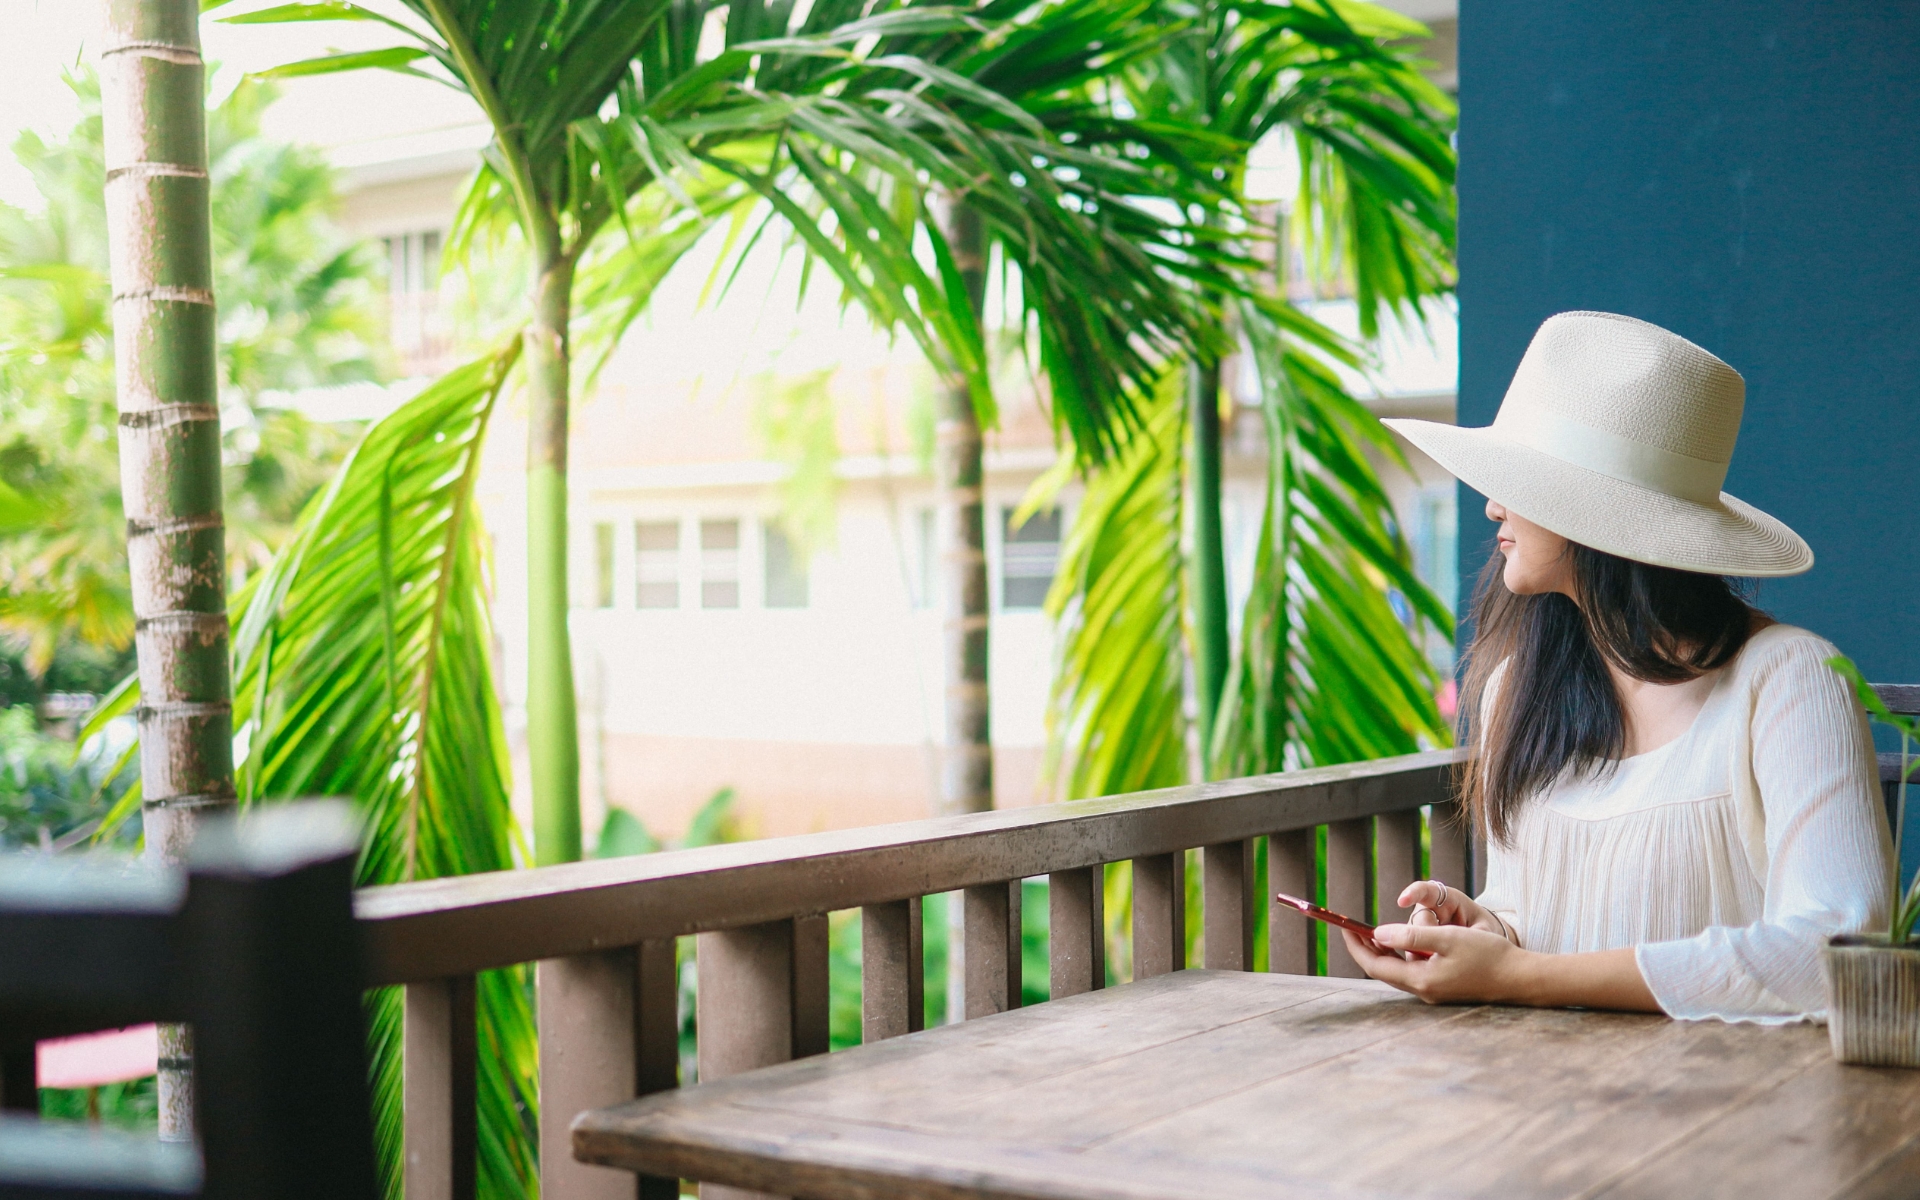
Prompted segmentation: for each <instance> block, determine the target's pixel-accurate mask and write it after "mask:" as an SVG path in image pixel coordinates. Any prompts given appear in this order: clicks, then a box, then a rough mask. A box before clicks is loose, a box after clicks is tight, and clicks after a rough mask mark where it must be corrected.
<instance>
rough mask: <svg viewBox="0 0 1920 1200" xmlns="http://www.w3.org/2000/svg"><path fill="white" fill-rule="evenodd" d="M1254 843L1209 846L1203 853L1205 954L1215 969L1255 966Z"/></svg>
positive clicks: (1239, 968) (1246, 968)
mask: <svg viewBox="0 0 1920 1200" xmlns="http://www.w3.org/2000/svg"><path fill="white" fill-rule="evenodd" d="M1253 883H1254V881H1253V842H1252V840H1251V839H1243V840H1241V841H1237V842H1222V843H1221V844H1219V845H1217V846H1208V847H1206V848H1205V849H1204V850H1203V851H1201V855H1200V888H1201V894H1200V900H1201V904H1200V919H1201V921H1202V922H1203V924H1202V926H1201V928H1202V929H1203V930H1204V932H1205V934H1206V944H1205V946H1204V947H1203V948H1202V956H1203V957H1204V959H1205V961H1206V965H1207V968H1208V969H1209V970H1214V971H1245V970H1248V969H1250V968H1251V967H1252V966H1253Z"/></svg>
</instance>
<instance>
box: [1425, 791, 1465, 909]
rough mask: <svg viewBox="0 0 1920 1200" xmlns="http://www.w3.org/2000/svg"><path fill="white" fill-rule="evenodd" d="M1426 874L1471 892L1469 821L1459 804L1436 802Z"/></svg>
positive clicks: (1429, 826)
mask: <svg viewBox="0 0 1920 1200" xmlns="http://www.w3.org/2000/svg"><path fill="white" fill-rule="evenodd" d="M1427 873H1428V874H1429V875H1431V876H1433V877H1434V878H1435V879H1438V880H1439V881H1440V882H1441V883H1445V884H1449V885H1451V886H1453V887H1457V888H1459V889H1461V890H1462V891H1467V892H1470V891H1472V886H1471V885H1472V880H1470V879H1469V878H1468V877H1467V823H1466V820H1465V818H1464V816H1463V815H1462V814H1461V812H1460V807H1459V805H1457V804H1453V803H1446V804H1436V805H1434V806H1433V811H1432V815H1431V816H1429V817H1428V818H1427Z"/></svg>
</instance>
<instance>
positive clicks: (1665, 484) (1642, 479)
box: [1493, 404, 1727, 504]
mask: <svg viewBox="0 0 1920 1200" xmlns="http://www.w3.org/2000/svg"><path fill="white" fill-rule="evenodd" d="M1493 427H1494V429H1496V430H1498V431H1499V432H1500V433H1501V434H1502V435H1504V436H1506V437H1508V438H1511V439H1513V440H1514V441H1516V442H1519V443H1521V444H1523V445H1525V446H1527V447H1529V448H1530V449H1534V450H1538V451H1539V452H1540V453H1542V454H1546V455H1551V456H1552V457H1554V458H1557V459H1559V460H1560V461H1561V462H1564V463H1567V464H1570V465H1572V466H1576V467H1585V468H1586V469H1587V470H1589V471H1596V472H1598V473H1599V474H1602V475H1607V476H1611V477H1612V478H1614V479H1618V480H1620V481H1621V482H1622V483H1632V484H1638V485H1639V486H1640V487H1643V488H1648V489H1650V490H1652V491H1656V492H1665V493H1666V494H1667V495H1669V496H1675V497H1678V498H1679V499H1682V500H1691V501H1693V502H1694V503H1695V504H1716V503H1718V502H1719V500H1720V486H1721V485H1722V484H1724V483H1725V482H1726V481H1727V464H1726V463H1723V462H1710V461H1708V460H1707V459H1704V458H1693V457H1691V456H1689V455H1685V454H1675V453H1674V452H1673V451H1671V450H1662V449H1660V448H1659V447H1658V446H1649V445H1647V444H1646V443H1644V442H1636V441H1633V440H1632V439H1630V438H1623V437H1621V436H1620V435H1619V434H1617V433H1610V432H1608V431H1607V430H1604V429H1595V428H1593V427H1592V426H1591V425H1582V424H1580V423H1578V422H1576V421H1569V420H1567V419H1566V418H1565V417H1563V416H1561V415H1560V414H1558V413H1555V412H1549V411H1547V410H1545V409H1540V408H1531V409H1529V408H1523V407H1519V406H1516V405H1512V404H1503V405H1501V406H1500V413H1499V415H1498V416H1496V417H1494V419H1493Z"/></svg>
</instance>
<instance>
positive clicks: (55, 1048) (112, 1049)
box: [34, 1025, 160, 1088]
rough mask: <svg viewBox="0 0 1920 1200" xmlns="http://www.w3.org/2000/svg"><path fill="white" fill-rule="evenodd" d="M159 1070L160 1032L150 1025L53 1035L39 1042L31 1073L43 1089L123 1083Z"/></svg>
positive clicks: (142, 1077)
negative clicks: (61, 1036) (71, 1034)
mask: <svg viewBox="0 0 1920 1200" xmlns="http://www.w3.org/2000/svg"><path fill="white" fill-rule="evenodd" d="M159 1069H160V1038H159V1031H158V1030H157V1029H155V1028H154V1027H153V1026H152V1025H129V1026H128V1027H127V1028H125V1029H110V1030H108V1031H107V1032H105V1033H83V1034H81V1035H80V1036H78V1037H70V1038H55V1039H53V1040H51V1041H45V1042H41V1043H40V1045H39V1046H38V1048H37V1050H36V1053H35V1055H34V1074H35V1075H36V1076H37V1077H38V1081H39V1085H40V1086H41V1087H43V1088H45V1087H53V1088H83V1087H99V1086H100V1085H101V1084H105V1083H125V1082H126V1081H127V1080H129V1079H144V1078H146V1077H147V1076H149V1075H151V1074H153V1073H154V1072H155V1071H157V1070H159Z"/></svg>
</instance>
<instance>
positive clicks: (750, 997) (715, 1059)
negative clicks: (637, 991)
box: [695, 921, 796, 1200]
mask: <svg viewBox="0 0 1920 1200" xmlns="http://www.w3.org/2000/svg"><path fill="white" fill-rule="evenodd" d="M794 926H795V922H793V921H769V922H767V923H766V924H764V925H748V926H745V927H743V928H740V929H726V930H721V931H720V932H717V933H703V934H701V935H700V936H699V939H698V941H697V942H696V944H695V956H696V963H697V967H698V970H699V977H700V991H699V1000H698V1003H697V1007H698V1010H699V1014H698V1021H699V1030H700V1046H699V1057H700V1078H701V1080H702V1081H703V1082H706V1081H710V1080H715V1079H725V1078H726V1077H727V1076H729V1075H738V1074H741V1073H742V1072H745V1071H752V1070H757V1069H758V1068H760V1067H770V1066H772V1065H774V1064H775V1063H783V1062H786V1061H788V1060H789V1059H791V1058H793V1049H794V1042H795V1040H796V1039H795V1036H794V1033H795V1028H794V1008H795V1004H794V995H795V991H796V989H795V987H794V963H795V957H796V956H795V953H794V949H795V947H794V942H795V937H794V932H795V929H794ZM700 1196H701V1200H761V1196H762V1194H761V1193H759V1192H750V1191H744V1190H742V1189H739V1188H730V1187H721V1186H719V1185H717V1184H711V1183H703V1184H701V1185H700Z"/></svg>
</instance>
